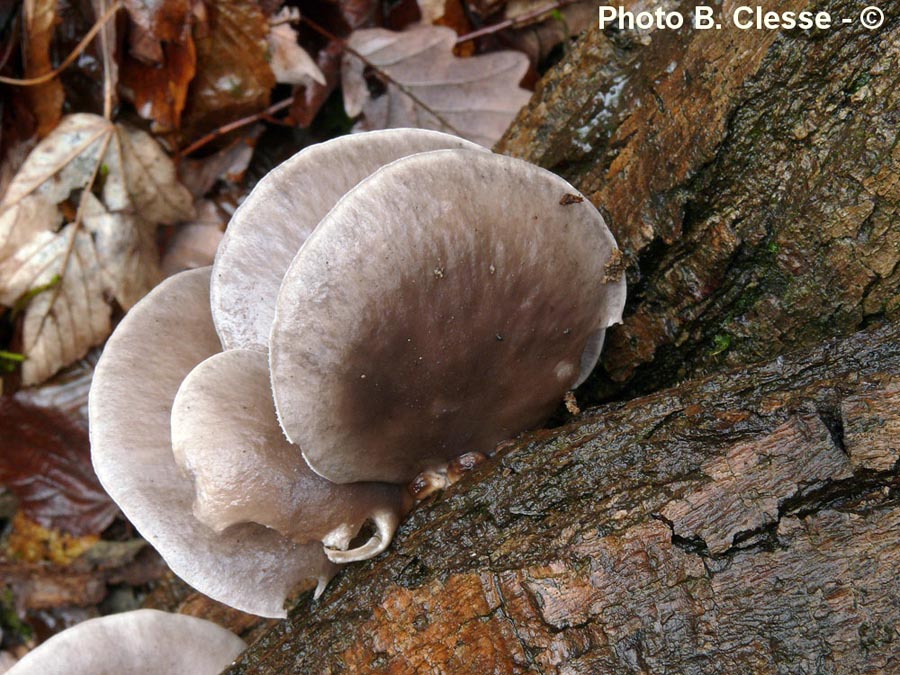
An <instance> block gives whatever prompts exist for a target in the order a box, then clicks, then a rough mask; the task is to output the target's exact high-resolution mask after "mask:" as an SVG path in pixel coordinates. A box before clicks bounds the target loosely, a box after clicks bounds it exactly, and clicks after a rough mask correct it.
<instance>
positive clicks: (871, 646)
mask: <svg viewBox="0 0 900 675" xmlns="http://www.w3.org/2000/svg"><path fill="white" fill-rule="evenodd" d="M898 488H900V324H887V325H885V326H883V327H880V328H877V329H871V330H869V331H866V332H862V333H859V334H857V335H854V336H852V337H851V338H848V339H843V340H837V339H836V340H835V341H833V342H828V343H826V344H824V345H822V346H820V347H818V348H817V349H815V350H813V351H812V352H809V353H804V354H801V355H791V356H788V357H781V358H778V359H776V360H774V361H772V362H769V363H766V364H763V365H758V366H754V367H751V368H749V369H745V370H742V371H737V372H732V373H726V374H722V375H718V376H713V377H710V378H706V379H700V380H694V381H691V382H688V383H685V384H682V385H680V386H678V387H675V388H671V389H668V390H664V391H662V392H658V393H656V394H652V395H649V396H646V397H642V398H637V399H634V400H631V401H628V402H620V403H612V404H608V405H606V406H603V407H601V408H597V409H595V410H593V411H591V412H589V413H587V414H585V415H583V416H581V417H579V418H577V419H576V420H575V421H573V422H572V423H570V424H569V425H568V426H565V427H562V428H560V429H557V430H554V431H542V432H538V433H536V434H532V435H530V436H527V437H525V438H523V439H520V440H519V441H517V442H516V443H514V444H512V445H511V446H509V447H507V448H505V449H504V450H502V451H501V452H500V453H499V455H498V456H497V457H496V458H495V459H494V460H492V461H491V462H490V464H489V465H487V466H486V467H485V468H484V469H482V470H480V471H478V472H477V473H476V474H474V475H472V476H470V477H468V478H467V479H465V480H464V481H463V482H461V483H459V484H457V485H455V486H454V487H453V488H451V489H450V490H448V491H447V492H445V493H444V494H442V495H440V496H438V497H437V498H436V499H434V500H433V501H431V502H426V503H424V504H422V505H420V506H419V508H417V509H416V511H414V513H413V514H412V516H411V517H410V519H409V520H408V521H407V522H406V523H405V524H404V525H403V526H402V527H401V529H400V532H399V534H398V536H397V539H396V541H395V543H394V544H393V545H392V547H391V550H390V551H389V552H388V553H387V554H385V555H384V556H382V557H380V558H378V559H377V560H374V561H370V562H369V563H366V564H362V565H354V566H350V567H348V568H346V569H345V570H344V571H343V572H342V573H341V574H340V575H339V576H338V577H337V578H336V579H335V580H334V581H333V582H332V585H331V586H330V587H329V589H328V590H327V591H326V592H325V595H324V596H323V597H322V599H321V600H320V601H318V602H311V601H310V599H309V597H308V596H305V597H304V598H303V599H302V600H301V601H300V602H299V603H298V604H297V606H296V607H295V608H294V610H293V611H292V612H291V615H290V618H289V619H288V620H287V621H286V622H283V623H280V624H278V625H277V626H276V627H275V628H274V629H272V630H271V631H270V632H269V633H267V634H266V635H265V636H263V637H262V639H260V640H259V641H258V642H257V643H256V644H255V645H254V646H253V647H252V648H251V649H250V650H249V651H248V652H247V653H246V654H245V655H244V656H243V657H242V659H241V660H240V661H239V662H238V664H237V665H236V666H235V667H234V668H233V670H232V672H235V673H263V672H392V673H420V672H448V673H456V672H479V673H481V672H483V673H489V672H496V673H518V672H529V671H535V670H538V671H542V672H566V673H598V672H666V671H669V672H689V673H693V672H696V673H700V672H704V673H709V672H721V673H733V672H786V673H787V672H791V673H797V672H873V673H875V672H895V671H897V670H898V669H900V635H898V632H897V625H898V620H900V611H898V607H900V588H898V586H897V584H896V570H897V569H898V567H900V536H898V535H900V491H898Z"/></svg>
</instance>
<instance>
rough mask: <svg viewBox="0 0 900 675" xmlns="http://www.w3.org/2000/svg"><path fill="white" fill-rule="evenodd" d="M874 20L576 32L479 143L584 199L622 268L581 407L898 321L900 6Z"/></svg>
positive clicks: (826, 5) (853, 7) (789, 0)
mask: <svg viewBox="0 0 900 675" xmlns="http://www.w3.org/2000/svg"><path fill="white" fill-rule="evenodd" d="M623 4H626V5H627V4H629V3H623ZM641 4H642V6H648V5H649V6H651V8H652V6H656V5H667V6H671V5H672V4H673V3H664V2H659V1H657V2H650V3H641ZM689 4H690V3H684V2H683V3H680V8H681V9H682V10H686V9H687V7H686V6H687V5H689ZM706 4H707V5H708V4H709V3H706ZM729 4H730V5H734V4H735V3H725V6H729ZM777 5H778V9H779V10H781V11H787V10H793V11H797V10H801V9H810V8H815V9H824V10H828V11H829V12H830V13H831V15H832V16H833V17H837V18H841V17H855V16H856V15H857V14H858V13H859V10H860V7H859V6H858V3H854V2H851V1H841V0H831V1H830V2H817V3H811V2H804V1H802V0H785V1H783V2H780V3H777ZM884 11H885V23H884V25H883V26H882V27H881V29H880V30H878V31H868V30H866V29H864V28H862V26H861V25H860V24H859V22H855V23H854V24H852V25H847V26H844V25H841V27H840V28H834V29H830V30H823V31H812V32H801V31H783V32H778V31H768V30H737V29H735V28H733V27H730V25H726V27H725V28H723V30H721V31H716V30H710V31H694V30H692V29H690V28H686V29H684V30H682V31H670V30H662V31H656V32H654V33H652V34H647V33H641V34H635V33H632V32H625V33H610V34H609V35H606V34H603V33H600V32H599V31H597V30H596V29H594V30H593V31H589V32H588V33H587V34H586V35H585V36H584V37H583V38H582V39H581V40H580V42H579V44H578V46H577V47H576V48H575V50H573V53H572V54H571V55H570V57H569V58H568V59H567V60H566V61H565V62H564V63H563V64H562V65H561V66H559V67H558V68H556V69H555V70H554V71H552V72H551V73H550V74H548V76H547V77H545V78H544V79H543V80H542V81H541V83H540V85H539V88H538V91H537V95H536V97H535V99H533V100H532V102H531V104H530V105H529V106H527V107H526V108H525V109H524V110H523V112H522V113H521V114H520V115H519V118H518V120H517V122H516V123H515V124H514V125H513V127H512V128H511V129H510V130H509V132H508V133H507V134H506V136H505V137H504V139H502V140H501V142H500V144H499V146H498V149H499V150H500V151H502V152H505V153H508V154H512V155H515V156H519V157H522V158H524V159H527V160H529V161H532V162H534V163H536V164H540V165H542V166H545V167H547V168H549V169H551V170H553V171H555V172H557V173H559V174H560V175H562V176H564V177H565V178H567V179H568V180H569V181H571V182H572V183H573V184H574V185H575V186H576V187H577V188H579V189H580V190H581V191H582V192H584V193H585V194H586V195H587V196H588V197H589V198H590V199H591V201H592V202H593V203H594V204H595V205H596V206H597V207H598V208H600V209H601V211H602V212H603V213H604V215H605V216H606V218H607V222H608V224H609V226H610V229H611V230H612V231H613V234H615V236H616V239H617V241H618V242H619V244H620V245H621V246H622V248H623V250H624V252H625V255H626V260H627V261H629V263H630V264H629V268H628V272H627V273H628V280H629V304H628V308H627V316H626V319H625V323H624V326H620V327H616V328H614V329H613V330H611V331H610V332H609V334H608V339H607V345H606V347H605V351H604V356H603V360H602V364H603V369H598V371H597V372H596V373H595V376H594V377H593V378H592V379H591V380H590V381H589V383H588V385H587V387H586V389H588V390H589V391H590V397H588V398H589V402H592V403H596V402H599V401H602V400H604V399H605V398H608V397H609V396H610V395H611V394H615V395H617V396H619V397H622V396H628V395H635V394H640V393H646V392H648V391H653V390H655V389H657V388H659V387H660V386H661V385H665V384H674V383H675V382H678V381H681V380H683V379H685V378H687V377H692V376H697V375H703V374H708V373H710V372H715V371H716V370H718V369H721V368H722V367H728V366H732V367H733V366H737V365H740V364H745V363H751V362H754V361H759V360H761V359H765V358H771V357H773V356H776V355H777V354H781V353H785V352H786V351H789V350H791V349H797V348H802V347H805V346H806V347H808V346H811V345H813V344H815V343H817V342H818V341H820V340H822V339H823V338H827V337H830V336H832V335H836V334H843V335H846V334H849V333H851V332H854V331H856V330H859V329H860V328H861V327H863V326H864V325H866V322H867V321H870V320H871V319H872V318H873V317H881V316H887V317H891V318H897V317H898V316H900V265H898V260H900V228H898V227H897V225H896V223H897V220H898V211H900V180H898V175H900V144H898V133H900V6H898V5H897V3H892V4H890V6H889V7H885V8H884ZM582 398H586V395H585V394H582Z"/></svg>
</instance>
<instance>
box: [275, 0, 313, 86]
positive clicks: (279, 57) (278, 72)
mask: <svg viewBox="0 0 900 675" xmlns="http://www.w3.org/2000/svg"><path fill="white" fill-rule="evenodd" d="M292 10H294V11H292ZM299 16H300V15H299V13H298V12H297V11H296V8H290V7H285V8H284V9H282V10H281V11H280V12H279V13H278V14H276V15H275V16H274V17H272V21H271V24H272V28H271V30H270V31H269V55H270V57H271V59H270V63H269V65H271V66H272V72H273V73H274V74H275V80H276V81H277V82H281V83H283V84H294V85H298V86H299V85H302V86H308V85H310V84H312V83H313V82H318V83H319V84H321V85H324V84H325V76H324V75H323V74H322V71H321V70H319V67H318V66H317V65H316V62H315V61H313V59H312V57H311V56H310V55H309V54H308V53H307V51H306V50H305V49H303V47H301V46H300V45H299V44H298V43H297V31H295V30H294V29H293V28H291V24H290V21H291V20H298V19H299Z"/></svg>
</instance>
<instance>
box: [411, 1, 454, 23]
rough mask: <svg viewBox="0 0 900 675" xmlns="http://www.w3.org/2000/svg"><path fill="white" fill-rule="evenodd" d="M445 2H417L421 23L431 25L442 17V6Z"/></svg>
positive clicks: (443, 11)
mask: <svg viewBox="0 0 900 675" xmlns="http://www.w3.org/2000/svg"><path fill="white" fill-rule="evenodd" d="M446 1H447V0H417V2H418V4H419V12H421V13H422V23H428V24H432V23H434V22H435V21H437V20H438V19H440V18H441V17H442V16H444V13H445V11H446V10H445V9H444V5H445V4H446Z"/></svg>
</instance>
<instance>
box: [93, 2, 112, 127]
mask: <svg viewBox="0 0 900 675" xmlns="http://www.w3.org/2000/svg"><path fill="white" fill-rule="evenodd" d="M106 4H107V0H97V2H96V4H95V6H96V7H100V8H105V7H106ZM105 14H106V12H105V11H104V15H105ZM109 29H110V26H108V25H106V24H104V25H103V30H102V31H101V32H100V54H101V55H102V56H103V116H104V117H105V118H106V119H108V120H111V119H112V100H113V81H112V53H111V47H110V42H111V40H110V37H111V33H112V31H111V30H109Z"/></svg>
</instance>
